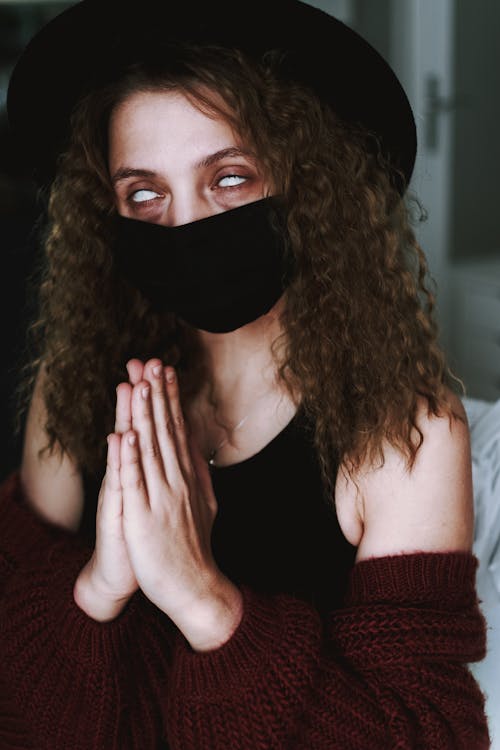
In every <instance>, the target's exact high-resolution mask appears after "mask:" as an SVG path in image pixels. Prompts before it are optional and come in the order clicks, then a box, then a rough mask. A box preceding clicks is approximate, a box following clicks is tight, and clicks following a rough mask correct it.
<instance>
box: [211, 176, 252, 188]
mask: <svg viewBox="0 0 500 750" xmlns="http://www.w3.org/2000/svg"><path fill="white" fill-rule="evenodd" d="M246 181H247V178H246V177H243V176H242V175H239V174H226V175H224V177H221V178H220V180H218V182H217V185H218V186H219V187H223V188H228V187H238V185H241V184H242V183H243V182H246Z"/></svg>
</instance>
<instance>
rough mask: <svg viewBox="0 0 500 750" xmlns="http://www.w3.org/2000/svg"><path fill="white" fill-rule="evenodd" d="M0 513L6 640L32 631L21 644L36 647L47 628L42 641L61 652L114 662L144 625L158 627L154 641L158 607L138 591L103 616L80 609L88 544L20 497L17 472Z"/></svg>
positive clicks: (1, 494) (0, 496)
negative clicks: (79, 582)
mask: <svg viewBox="0 0 500 750" xmlns="http://www.w3.org/2000/svg"><path fill="white" fill-rule="evenodd" d="M0 513H1V517H2V526H1V535H0V560H2V562H3V564H2V577H3V579H4V580H3V581H2V586H1V593H2V599H3V603H2V617H1V620H2V621H3V628H5V630H4V632H3V633H2V636H5V639H6V640H5V642H7V643H8V639H9V637H10V636H12V638H13V641H14V642H17V643H21V642H22V639H23V634H24V633H28V632H30V633H35V634H36V635H34V636H33V642H32V644H30V646H28V651H29V650H30V649H31V646H33V648H34V649H35V650H36V648H37V637H38V636H39V637H40V638H41V639H42V640H43V639H44V638H46V637H47V634H50V633H52V634H53V639H52V641H50V640H49V642H50V644H51V645H50V646H48V648H50V647H52V648H53V649H54V650H57V651H58V652H60V653H64V655H65V656H66V657H69V658H72V659H74V660H76V661H77V662H79V663H84V662H101V663H102V662H109V663H115V664H116V660H117V659H119V658H120V654H121V655H122V656H123V654H124V653H127V650H130V648H134V647H135V644H136V642H137V639H138V638H140V633H141V632H143V629H144V628H148V627H150V628H152V630H153V631H158V638H159V646H161V639H162V637H163V630H165V632H166V629H162V627H161V626H160V622H161V621H162V615H163V613H160V612H159V610H157V608H156V607H155V606H154V605H153V604H152V603H151V602H150V601H149V600H148V599H147V598H146V597H145V596H144V594H143V593H142V591H140V590H139V591H137V592H136V593H135V594H134V595H133V596H132V597H131V599H130V601H129V602H128V603H127V604H126V606H125V607H124V609H123V611H122V612H121V613H120V614H119V615H118V616H117V617H116V618H114V619H113V620H109V621H108V622H98V621H96V620H93V619H92V618H91V617H89V616H88V615H87V614H86V613H85V612H84V611H83V610H82V609H80V607H79V606H78V605H77V603H76V602H75V600H74V596H73V589H74V585H75V581H76V579H77V578H78V575H79V573H80V571H81V570H82V568H83V567H84V566H85V564H86V563H87V562H88V560H89V559H90V556H91V554H92V550H91V549H90V548H89V547H88V545H87V544H85V543H84V542H83V541H82V540H81V539H80V538H79V537H78V536H77V535H76V534H75V533H72V532H70V531H67V530H66V529H62V528H59V527H56V526H54V525H52V524H50V523H47V522H45V521H43V520H40V519H39V518H38V516H36V514H35V513H34V512H33V511H32V510H31V508H29V507H28V506H27V505H25V504H24V499H23V496H22V490H21V486H20V482H19V474H18V472H17V471H16V472H13V473H12V474H11V475H10V476H9V477H8V478H7V479H6V480H5V481H4V482H3V483H2V486H1V487H0ZM163 620H164V622H165V623H166V622H167V618H165V617H163ZM7 631H9V632H7ZM16 632H17V636H16V635H15V633H16ZM9 633H10V635H9ZM56 635H57V637H55V636H56ZM49 639H50V635H49ZM40 647H42V646H41V641H40Z"/></svg>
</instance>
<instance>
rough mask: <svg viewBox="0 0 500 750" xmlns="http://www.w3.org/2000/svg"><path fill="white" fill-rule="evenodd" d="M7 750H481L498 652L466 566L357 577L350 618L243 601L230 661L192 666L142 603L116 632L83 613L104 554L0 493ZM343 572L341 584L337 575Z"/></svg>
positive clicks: (448, 562) (176, 637) (361, 572)
mask: <svg viewBox="0 0 500 750" xmlns="http://www.w3.org/2000/svg"><path fill="white" fill-rule="evenodd" d="M0 518H1V530H0V750H14V748H15V749H16V750H27V749H28V748H33V750H35V749H36V750H91V749H92V750H132V749H134V750H158V748H160V747H163V748H167V747H168V748H170V749H171V750H219V749H220V750H240V749H241V750H259V749H261V750H268V749H269V750H271V748H272V749H273V750H299V749H300V750H323V748H325V749H328V750H334V748H338V749H339V750H382V749H383V750H387V749H388V748H401V749H403V748H404V749H408V750H409V749H410V748H412V749H413V748H420V749H424V748H425V749H429V750H442V749H443V750H444V749H445V748H446V749H447V750H460V749H461V748H463V750H484V749H485V748H488V747H489V745H490V743H489V737H488V729H487V725H486V720H485V714H484V701H483V695H482V693H481V691H480V690H479V688H478V686H477V684H476V682H475V681H474V679H473V677H472V675H471V674H470V672H469V670H468V668H467V666H466V665H467V663H468V662H472V661H476V660H479V659H481V658H482V657H483V656H484V653H485V622H484V619H483V617H482V615H481V613H480V610H479V609H478V603H477V597H476V591H475V571H476V566H477V560H476V558H475V557H473V556H472V555H471V554H468V553H459V552H455V553H451V552H450V553H416V554H408V555H399V556H392V557H385V558H377V559H371V560H366V561H363V562H360V563H358V564H356V565H355V566H354V569H353V571H352V573H351V577H350V581H349V586H348V592H347V596H346V598H345V602H344V606H343V607H342V608H341V609H339V610H337V611H334V612H331V613H330V615H329V616H328V617H327V618H325V619H323V620H322V619H321V618H320V616H319V614H318V612H317V611H316V610H314V609H313V608H312V607H311V606H310V605H309V604H307V603H306V602H304V601H302V600H299V599H295V598H293V597H292V596H289V595H284V594H283V595H274V596H273V595H267V594H266V595H264V594H261V593H259V592H257V591H255V590H251V589H250V588H249V587H247V586H242V593H243V597H244V615H243V619H242V621H241V623H240V625H239V627H238V628H237V630H236V632H235V633H234V634H233V636H232V637H231V638H230V640H229V641H228V642H227V643H226V644H224V645H223V646H222V647H221V648H219V649H216V650H214V651H211V652H208V653H203V654H200V653H195V652H193V651H192V649H191V648H190V646H189V644H188V643H187V641H186V640H185V638H184V637H183V635H182V633H180V632H179V631H178V630H177V628H176V627H175V626H174V625H173V623H172V622H171V620H170V619H169V618H168V617H167V616H166V615H165V614H164V613H162V612H161V611H160V610H158V609H157V608H156V607H155V606H154V605H153V604H151V602H149V601H148V599H147V598H146V597H145V596H144V595H143V594H142V592H141V591H138V592H137V594H135V595H134V597H132V599H131V601H130V602H129V604H128V605H127V607H126V608H125V610H124V611H123V612H122V613H121V614H120V615H119V616H118V617H117V618H116V619H115V620H113V621H111V622H108V623H98V622H95V621H94V620H92V619H91V618H89V617H88V616H87V615H85V613H84V612H83V611H82V610H80V609H79V607H78V606H77V605H76V604H75V602H74V600H73V594H72V592H73V585H74V582H75V580H76V577H77V575H78V573H79V571H80V570H81V568H82V567H83V565H84V564H85V563H86V562H87V560H88V558H89V557H90V554H91V552H92V550H90V549H89V548H88V547H86V545H85V544H84V543H83V542H82V541H81V539H80V538H79V537H78V536H77V535H76V534H72V533H71V532H68V531H65V530H63V529H60V528H58V527H55V526H53V525H51V524H48V523H44V522H43V521H41V520H39V518H38V517H37V516H36V515H35V513H34V512H33V511H32V510H31V509H30V508H29V507H27V506H26V505H24V504H23V498H22V494H21V489H20V484H19V475H18V472H13V473H12V474H11V475H10V476H9V477H8V479H7V480H6V481H5V482H4V483H3V485H2V487H1V488H0ZM334 574H335V571H332V575H334Z"/></svg>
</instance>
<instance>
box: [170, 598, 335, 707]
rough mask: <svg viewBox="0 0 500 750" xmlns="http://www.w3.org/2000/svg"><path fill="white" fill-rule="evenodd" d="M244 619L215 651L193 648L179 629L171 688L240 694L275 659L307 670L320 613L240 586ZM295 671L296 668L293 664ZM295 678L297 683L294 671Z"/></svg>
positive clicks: (191, 693)
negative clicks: (173, 681)
mask: <svg viewBox="0 0 500 750" xmlns="http://www.w3.org/2000/svg"><path fill="white" fill-rule="evenodd" d="M240 589H241V593H242V596H243V617H242V619H241V621H240V624H239V625H238V627H237V629H236V630H235V632H234V633H233V635H232V636H231V638H230V639H229V640H228V641H226V643H224V644H223V645H222V646H220V647H219V648H217V649H214V650H213V651H208V652H196V651H193V649H192V648H191V647H190V645H189V643H188V642H187V641H186V639H185V638H184V636H183V635H182V633H180V632H179V633H178V634H177V640H176V643H175V651H174V653H175V670H174V675H173V678H174V680H176V682H175V683H174V684H172V688H171V689H172V691H174V692H175V691H176V690H179V691H181V692H182V693H183V694H185V695H189V697H190V700H191V699H193V698H195V696H199V697H202V698H203V699H206V698H207V696H210V698H211V699H212V698H214V696H215V695H217V694H219V695H223V694H227V693H228V691H229V692H231V691H236V692H239V691H241V690H244V689H245V685H247V684H254V683H255V674H256V672H257V671H259V672H266V671H267V670H269V671H270V672H271V671H273V664H274V662H276V661H277V662H278V663H280V662H281V660H282V659H281V657H280V654H285V659H286V661H289V663H294V662H295V657H296V655H297V653H296V652H297V649H299V650H300V652H301V653H300V655H299V658H298V660H297V662H296V663H298V664H300V665H301V667H300V668H302V667H303V668H304V669H305V674H306V673H307V670H308V669H309V668H310V662H311V660H314V659H315V658H316V654H317V647H318V644H319V641H320V639H321V631H322V625H321V620H320V617H319V615H318V613H317V612H316V611H315V610H313V609H312V608H311V607H310V606H309V605H307V604H306V603H305V602H303V601H302V600H299V599H294V598H292V597H289V596H286V595H276V596H268V595H265V594H259V593H257V592H255V591H254V590H252V589H250V588H249V587H247V586H245V585H242V586H241V587H240ZM297 669H299V667H297ZM294 679H295V681H297V682H300V676H299V675H296V677H295V678H294Z"/></svg>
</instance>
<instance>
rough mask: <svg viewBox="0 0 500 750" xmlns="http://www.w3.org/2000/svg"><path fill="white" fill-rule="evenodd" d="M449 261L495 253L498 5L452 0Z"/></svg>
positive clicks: (499, 146) (499, 147)
mask: <svg viewBox="0 0 500 750" xmlns="http://www.w3.org/2000/svg"><path fill="white" fill-rule="evenodd" d="M454 33H455V49H456V50H459V51H460V53H459V54H457V55H455V62H454V74H455V80H456V86H455V90H457V91H459V92H460V93H459V99H458V107H457V109H456V111H455V118H454V119H455V127H454V143H453V159H452V163H453V179H452V184H453V190H452V201H453V206H452V215H453V222H452V227H451V230H452V237H451V248H452V259H466V258H468V257H477V256H478V255H481V256H490V257H492V258H493V257H497V258H498V256H499V253H500V232H499V229H498V212H499V201H500V187H499V174H498V165H499V164H500V138H499V137H498V133H499V126H500V51H499V33H500V2H499V1H498V0H480V2H478V0H457V3H456V13H455V29H454Z"/></svg>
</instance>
